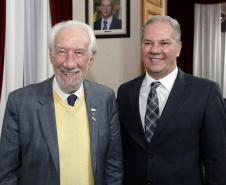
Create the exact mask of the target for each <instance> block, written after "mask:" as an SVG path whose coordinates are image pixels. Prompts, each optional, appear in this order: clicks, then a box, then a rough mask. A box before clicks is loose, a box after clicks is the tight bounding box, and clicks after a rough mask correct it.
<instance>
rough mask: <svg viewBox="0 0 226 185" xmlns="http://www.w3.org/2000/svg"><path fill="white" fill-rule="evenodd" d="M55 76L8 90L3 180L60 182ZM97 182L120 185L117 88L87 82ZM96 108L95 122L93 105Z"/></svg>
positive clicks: (30, 184)
mask: <svg viewBox="0 0 226 185" xmlns="http://www.w3.org/2000/svg"><path fill="white" fill-rule="evenodd" d="M52 80H53V78H50V79H48V80H46V81H44V82H41V83H39V84H34V85H29V86H27V87H25V88H21V89H19V90H16V91H14V92H12V93H10V94H9V98H8V102H7V105H6V111H5V116H4V121H3V128H2V135H1V141H0V185H7V184H10V185H17V184H23V185H24V184H26V185H59V184H60V164H59V151H58V141H57V130H56V120H55V110H54V103H53V92H52ZM84 91H85V99H86V104H87V105H86V106H87V113H88V118H89V129H90V143H91V144H90V145H91V159H92V169H93V175H94V181H95V184H96V185H102V184H114V185H116V184H122V176H123V164H122V153H121V138H120V126H119V118H118V112H117V105H116V101H115V95H114V92H113V91H112V90H111V89H110V88H107V87H105V86H103V85H100V84H97V83H94V82H90V81H86V80H85V81H84ZM92 108H95V109H96V112H95V118H96V121H94V120H92V114H91V109H92Z"/></svg>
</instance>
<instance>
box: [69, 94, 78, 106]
mask: <svg viewBox="0 0 226 185" xmlns="http://www.w3.org/2000/svg"><path fill="white" fill-rule="evenodd" d="M76 99H77V96H76V95H74V94H71V95H70V96H68V98H67V102H68V104H69V105H70V106H74V104H75V101H76Z"/></svg>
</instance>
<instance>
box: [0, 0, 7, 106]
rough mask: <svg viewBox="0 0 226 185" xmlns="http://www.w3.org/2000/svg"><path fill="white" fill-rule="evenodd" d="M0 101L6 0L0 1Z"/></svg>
mask: <svg viewBox="0 0 226 185" xmlns="http://www.w3.org/2000/svg"><path fill="white" fill-rule="evenodd" d="M0 22H1V24H0V102H1V92H2V81H3V69H4V53H5V22H6V0H1V1H0Z"/></svg>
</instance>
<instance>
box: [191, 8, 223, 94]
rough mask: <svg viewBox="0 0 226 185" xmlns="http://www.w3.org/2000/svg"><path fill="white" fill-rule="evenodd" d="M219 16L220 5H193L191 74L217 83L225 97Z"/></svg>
mask: <svg viewBox="0 0 226 185" xmlns="http://www.w3.org/2000/svg"><path fill="white" fill-rule="evenodd" d="M220 16H221V4H213V5H201V4H195V30H194V55H193V74H194V75H195V76H198V77H202V78H207V79H210V80H213V81H216V82H218V83H219V85H220V86H221V90H222V94H223V96H224V97H226V91H225V89H224V82H226V81H225V75H224V63H223V62H222V59H221V21H220ZM225 72H226V71H225Z"/></svg>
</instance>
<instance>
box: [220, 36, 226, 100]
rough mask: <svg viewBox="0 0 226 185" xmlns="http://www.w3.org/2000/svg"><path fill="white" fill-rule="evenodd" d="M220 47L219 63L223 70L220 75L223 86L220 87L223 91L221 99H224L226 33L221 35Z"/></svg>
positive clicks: (225, 96) (225, 83)
mask: <svg viewBox="0 0 226 185" xmlns="http://www.w3.org/2000/svg"><path fill="white" fill-rule="evenodd" d="M221 37H222V38H221V41H222V43H221V46H222V49H221V51H222V54H221V57H222V58H221V62H222V64H223V66H222V68H223V71H224V72H223V74H222V78H223V86H222V90H223V97H224V98H226V32H223V33H221Z"/></svg>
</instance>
